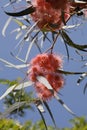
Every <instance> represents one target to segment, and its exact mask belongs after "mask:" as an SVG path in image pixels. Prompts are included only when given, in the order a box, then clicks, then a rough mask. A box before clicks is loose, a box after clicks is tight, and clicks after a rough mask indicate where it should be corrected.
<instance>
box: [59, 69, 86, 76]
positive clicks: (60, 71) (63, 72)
mask: <svg viewBox="0 0 87 130" xmlns="http://www.w3.org/2000/svg"><path fill="white" fill-rule="evenodd" d="M57 72H58V73H62V74H66V75H68V74H70V75H74V74H84V73H86V72H70V71H63V70H57Z"/></svg>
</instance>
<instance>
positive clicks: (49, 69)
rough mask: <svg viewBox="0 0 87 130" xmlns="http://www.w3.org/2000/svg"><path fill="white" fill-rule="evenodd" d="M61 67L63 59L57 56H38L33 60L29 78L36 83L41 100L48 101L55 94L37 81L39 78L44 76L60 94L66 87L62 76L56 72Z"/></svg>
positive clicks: (45, 54)
mask: <svg viewBox="0 0 87 130" xmlns="http://www.w3.org/2000/svg"><path fill="white" fill-rule="evenodd" d="M61 67H62V59H61V57H60V56H57V55H55V54H47V53H44V54H38V55H37V56H36V57H35V58H34V59H32V60H31V71H30V73H29V78H30V80H31V81H33V82H35V89H36V91H37V93H38V96H39V97H40V98H41V99H43V100H47V99H49V98H51V97H52V96H53V93H52V92H50V90H49V89H48V88H46V87H45V86H44V85H43V84H42V83H40V82H39V81H38V80H37V76H44V77H45V78H46V79H47V80H48V82H49V83H50V85H51V86H52V88H53V90H54V91H56V92H58V91H59V90H60V88H61V87H63V85H64V79H63V77H62V74H59V73H58V72H56V70H58V69H60V68H61Z"/></svg>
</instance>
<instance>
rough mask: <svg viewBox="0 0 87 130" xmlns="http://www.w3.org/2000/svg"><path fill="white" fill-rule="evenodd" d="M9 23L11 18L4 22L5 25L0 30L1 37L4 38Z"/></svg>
mask: <svg viewBox="0 0 87 130" xmlns="http://www.w3.org/2000/svg"><path fill="white" fill-rule="evenodd" d="M11 21H12V17H9V18H8V20H7V21H6V23H5V25H4V28H3V29H2V35H3V36H5V32H6V29H7V27H8V25H9V24H10V22H11Z"/></svg>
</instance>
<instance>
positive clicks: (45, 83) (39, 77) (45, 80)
mask: <svg viewBox="0 0 87 130" xmlns="http://www.w3.org/2000/svg"><path fill="white" fill-rule="evenodd" d="M36 79H37V80H38V81H39V82H40V83H42V84H43V85H45V86H46V87H47V88H48V89H49V90H50V91H53V88H52V87H51V85H50V84H49V82H48V80H47V79H46V78H45V77H43V76H37V77H36Z"/></svg>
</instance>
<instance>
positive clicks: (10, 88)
mask: <svg viewBox="0 0 87 130" xmlns="http://www.w3.org/2000/svg"><path fill="white" fill-rule="evenodd" d="M15 87H16V84H15V85H13V86H11V87H9V88H8V89H7V90H6V91H5V93H4V94H3V95H2V96H0V100H2V99H3V98H5V97H6V96H7V95H8V94H9V93H11V92H12V91H13V89H14V88H15Z"/></svg>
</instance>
